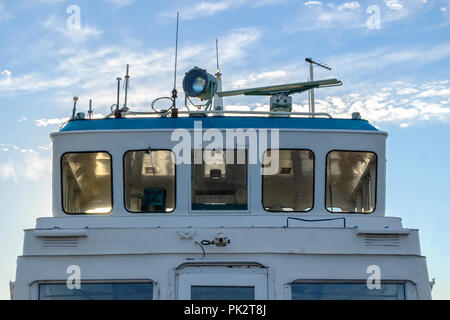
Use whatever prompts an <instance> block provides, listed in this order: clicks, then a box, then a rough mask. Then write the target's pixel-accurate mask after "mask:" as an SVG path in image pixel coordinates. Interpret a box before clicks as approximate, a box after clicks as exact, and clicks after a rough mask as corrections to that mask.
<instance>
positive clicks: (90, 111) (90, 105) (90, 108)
mask: <svg viewBox="0 0 450 320" xmlns="http://www.w3.org/2000/svg"><path fill="white" fill-rule="evenodd" d="M93 113H94V111H93V110H92V99H90V100H89V111H88V119H89V120H92V114H93Z"/></svg>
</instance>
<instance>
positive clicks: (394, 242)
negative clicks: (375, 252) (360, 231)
mask: <svg viewBox="0 0 450 320" xmlns="http://www.w3.org/2000/svg"><path fill="white" fill-rule="evenodd" d="M364 246H365V247H399V246H400V237H399V236H398V235H375V234H367V235H365V236H364Z"/></svg>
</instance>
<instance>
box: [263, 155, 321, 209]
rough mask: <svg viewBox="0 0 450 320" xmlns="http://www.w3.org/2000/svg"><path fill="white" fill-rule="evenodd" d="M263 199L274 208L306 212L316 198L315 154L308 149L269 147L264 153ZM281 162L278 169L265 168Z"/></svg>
mask: <svg viewBox="0 0 450 320" xmlns="http://www.w3.org/2000/svg"><path fill="white" fill-rule="evenodd" d="M263 163H264V165H263V178H262V179H263V184H262V189H263V191H262V202H263V206H264V209H265V210H266V211H271V212H307V211H310V210H311V209H312V207H313V202H314V154H313V153H312V151H309V150H268V151H266V152H265V153H264V157H263ZM274 163H278V170H277V171H276V172H275V174H274V173H273V172H269V171H272V170H266V169H267V168H269V167H271V166H272V165H273V164H274Z"/></svg>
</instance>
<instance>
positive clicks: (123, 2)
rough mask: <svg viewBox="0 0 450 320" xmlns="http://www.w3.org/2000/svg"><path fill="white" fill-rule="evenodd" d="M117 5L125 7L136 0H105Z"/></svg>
mask: <svg viewBox="0 0 450 320" xmlns="http://www.w3.org/2000/svg"><path fill="white" fill-rule="evenodd" d="M103 1H105V2H108V3H111V4H113V5H115V6H117V7H124V6H128V5H130V4H133V3H134V0H103Z"/></svg>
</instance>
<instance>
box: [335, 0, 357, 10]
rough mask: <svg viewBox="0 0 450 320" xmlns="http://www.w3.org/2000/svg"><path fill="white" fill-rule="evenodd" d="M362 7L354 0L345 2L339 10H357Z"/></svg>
mask: <svg viewBox="0 0 450 320" xmlns="http://www.w3.org/2000/svg"><path fill="white" fill-rule="evenodd" d="M359 7H360V5H359V2H358V1H353V2H345V3H343V4H342V5H340V6H338V10H339V11H342V10H356V9H358V8H359Z"/></svg>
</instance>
